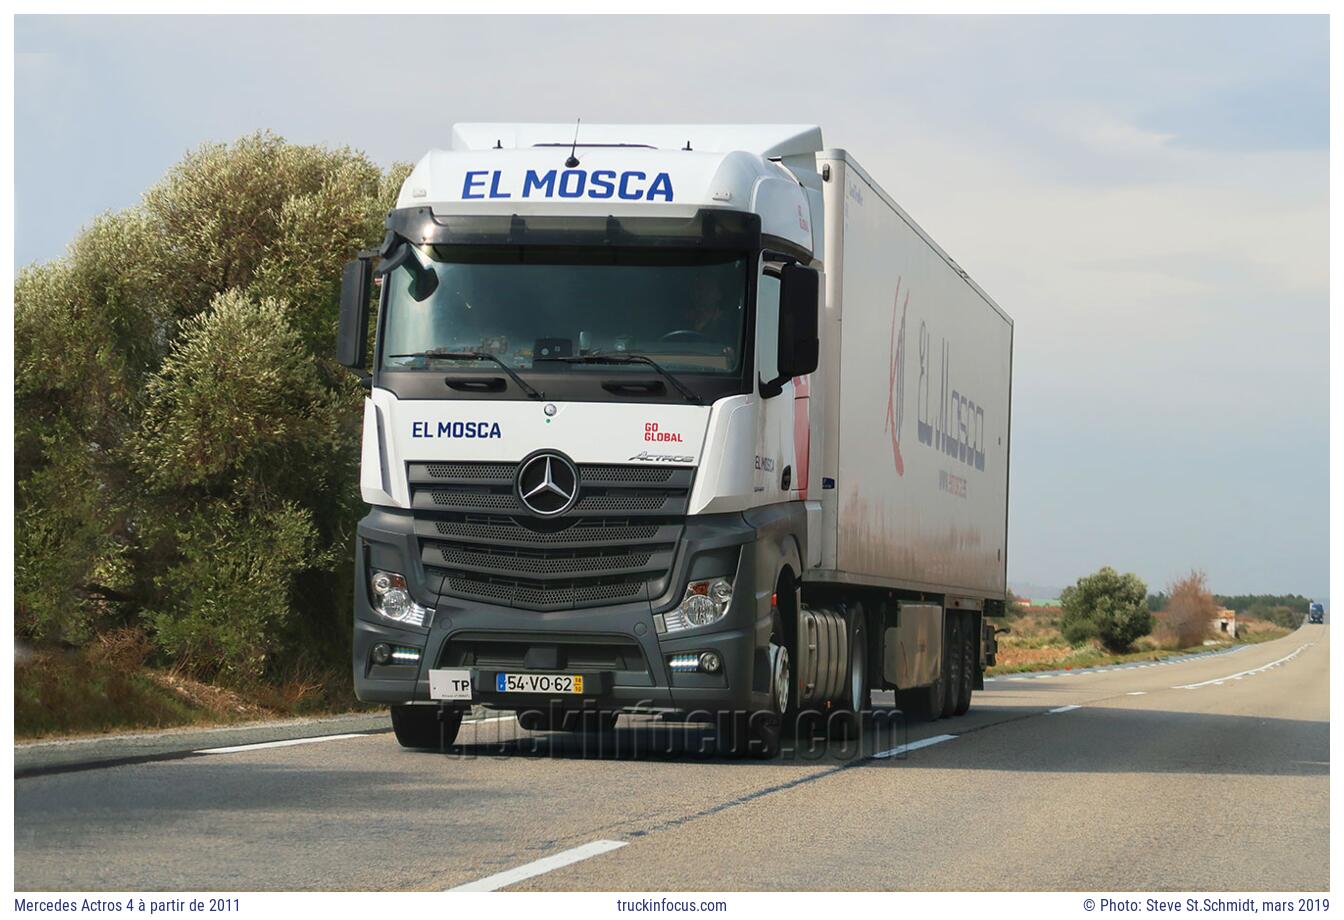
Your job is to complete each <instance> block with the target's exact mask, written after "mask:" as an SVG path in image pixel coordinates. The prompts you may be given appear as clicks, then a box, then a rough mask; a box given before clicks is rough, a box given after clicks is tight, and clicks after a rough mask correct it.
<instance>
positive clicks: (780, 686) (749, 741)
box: [716, 641, 793, 760]
mask: <svg viewBox="0 0 1344 920" xmlns="http://www.w3.org/2000/svg"><path fill="white" fill-rule="evenodd" d="M792 680H793V672H792V671H791V670H790V667H789V650H788V649H787V648H786V647H785V646H783V645H777V644H776V643H775V642H774V641H771V643H770V708H769V709H767V710H762V711H760V712H753V713H742V712H731V713H725V714H722V715H720V717H719V720H718V725H717V726H716V738H717V743H718V751H719V754H721V755H723V756H725V757H745V756H751V757H755V758H757V759H759V760H769V759H771V758H773V757H778V756H779V751H780V747H781V736H782V734H783V727H784V713H785V711H786V710H787V709H788V706H789V688H790V684H791V682H792Z"/></svg>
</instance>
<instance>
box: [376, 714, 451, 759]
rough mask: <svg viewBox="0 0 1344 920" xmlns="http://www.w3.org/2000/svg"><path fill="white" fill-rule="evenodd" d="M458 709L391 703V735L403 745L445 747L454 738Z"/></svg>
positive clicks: (438, 749)
mask: <svg viewBox="0 0 1344 920" xmlns="http://www.w3.org/2000/svg"><path fill="white" fill-rule="evenodd" d="M461 727H462V710H461V709H452V708H448V707H446V706H445V707H439V706H393V707H392V734H394V735H396V737H397V744H400V745H401V746H402V747H404V748H418V749H420V750H426V749H432V750H437V751H442V750H446V749H447V748H448V747H450V746H451V745H452V743H453V742H454V741H456V740H457V731H458V729H459V728H461Z"/></svg>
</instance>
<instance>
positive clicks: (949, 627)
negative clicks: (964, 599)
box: [943, 610, 966, 718]
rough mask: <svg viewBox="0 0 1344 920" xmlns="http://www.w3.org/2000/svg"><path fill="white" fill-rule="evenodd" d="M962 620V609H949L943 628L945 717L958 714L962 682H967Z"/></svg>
mask: <svg viewBox="0 0 1344 920" xmlns="http://www.w3.org/2000/svg"><path fill="white" fill-rule="evenodd" d="M961 620H962V616H961V611H959V610H949V611H948V612H947V619H946V621H945V622H946V625H945V626H944V628H943V684H944V686H945V688H946V690H947V693H946V695H945V696H944V697H943V718H948V717H949V716H952V715H954V714H956V711H957V701H958V700H960V699H961V688H962V684H964V683H965V682H966V681H965V679H964V676H965V675H964V672H963V671H962V657H961V647H962V645H963V644H964V640H963V638H962V632H963V630H962V628H961Z"/></svg>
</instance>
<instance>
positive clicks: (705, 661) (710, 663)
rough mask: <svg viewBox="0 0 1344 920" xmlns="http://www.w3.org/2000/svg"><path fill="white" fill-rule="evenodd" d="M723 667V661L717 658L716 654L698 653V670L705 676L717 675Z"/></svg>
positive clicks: (717, 654)
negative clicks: (705, 674)
mask: <svg viewBox="0 0 1344 920" xmlns="http://www.w3.org/2000/svg"><path fill="white" fill-rule="evenodd" d="M722 667H723V659H722V658H720V657H719V653H718V652H701V653H700V670H702V671H704V672H705V673H707V674H717V673H719V669H720V668H722Z"/></svg>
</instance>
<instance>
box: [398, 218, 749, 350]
mask: <svg viewBox="0 0 1344 920" xmlns="http://www.w3.org/2000/svg"><path fill="white" fill-rule="evenodd" d="M408 245H409V244H408ZM392 258H393V259H397V255H396V254H394V255H393V256H392ZM384 284H385V285H386V286H387V299H386V311H387V316H386V320H385V322H384V326H383V341H382V362H383V367H384V368H386V369H388V370H393V369H396V370H403V369H407V370H409V369H428V370H442V369H443V368H445V367H454V368H456V367H468V366H475V365H476V364H477V362H474V361H471V360H467V359H463V358H461V357H452V356H451V355H453V354H458V355H459V356H460V355H461V354H462V353H463V352H471V353H477V354H490V355H494V356H495V357H497V358H499V359H500V360H501V361H503V362H505V363H506V364H507V365H508V366H509V367H512V368H518V369H527V370H536V371H547V370H553V371H566V372H569V371H576V372H577V371H590V372H595V373H600V374H603V375H610V374H612V373H613V372H634V373H642V374H648V373H649V368H648V367H647V366H641V365H639V364H582V363H576V362H573V361H563V360H559V359H565V358H570V359H573V358H576V357H582V356H586V355H621V354H632V353H634V354H644V355H649V356H650V357H652V358H654V359H655V360H656V361H657V362H658V364H659V365H660V366H662V367H664V368H666V369H668V370H671V371H676V372H684V373H700V374H719V375H732V374H737V373H739V371H740V368H741V364H742V357H743V356H742V351H743V337H744V329H745V308H744V304H745V301H746V285H747V259H746V256H745V255H744V254H740V253H723V252H695V251H684V250H667V249H659V250H642V249H630V248H622V247H610V248H603V249H560V248H547V249H539V248H527V247H520V246H415V247H409V250H408V252H407V253H406V258H405V260H404V261H402V262H401V264H400V265H398V266H397V267H396V268H394V269H393V270H392V271H391V272H389V273H388V274H387V275H386V276H385V280H384ZM435 352H438V353H440V354H437V355H436V354H435ZM445 354H446V355H448V356H447V357H445V356H444V355H445ZM548 359H553V360H548Z"/></svg>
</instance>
